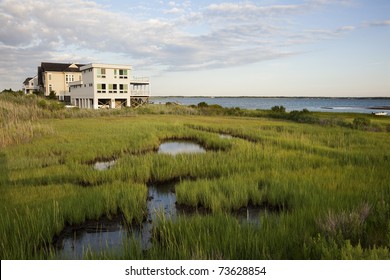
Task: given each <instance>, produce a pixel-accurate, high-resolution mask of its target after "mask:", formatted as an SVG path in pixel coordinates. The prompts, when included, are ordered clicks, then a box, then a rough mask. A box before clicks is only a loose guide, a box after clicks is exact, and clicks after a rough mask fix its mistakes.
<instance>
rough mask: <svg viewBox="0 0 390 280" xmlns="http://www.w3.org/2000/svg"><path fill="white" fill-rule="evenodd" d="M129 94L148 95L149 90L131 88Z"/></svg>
mask: <svg viewBox="0 0 390 280" xmlns="http://www.w3.org/2000/svg"><path fill="white" fill-rule="evenodd" d="M131 95H132V96H149V95H150V92H149V90H143V89H142V90H141V89H138V90H136V89H133V90H131Z"/></svg>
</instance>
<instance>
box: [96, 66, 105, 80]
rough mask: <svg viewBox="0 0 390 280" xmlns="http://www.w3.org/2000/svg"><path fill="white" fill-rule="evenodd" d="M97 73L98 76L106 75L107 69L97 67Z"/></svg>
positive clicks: (103, 76)
mask: <svg viewBox="0 0 390 280" xmlns="http://www.w3.org/2000/svg"><path fill="white" fill-rule="evenodd" d="M96 75H97V77H98V78H105V77H106V69H105V68H96Z"/></svg>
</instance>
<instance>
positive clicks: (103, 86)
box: [97, 84, 106, 93]
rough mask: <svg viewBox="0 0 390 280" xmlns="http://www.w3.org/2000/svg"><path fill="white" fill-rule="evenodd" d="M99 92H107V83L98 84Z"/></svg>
mask: <svg viewBox="0 0 390 280" xmlns="http://www.w3.org/2000/svg"><path fill="white" fill-rule="evenodd" d="M97 92H98V93H106V84H97Z"/></svg>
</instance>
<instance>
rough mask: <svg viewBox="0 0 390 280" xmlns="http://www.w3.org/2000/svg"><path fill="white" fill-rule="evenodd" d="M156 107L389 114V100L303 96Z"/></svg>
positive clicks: (189, 99)
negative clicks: (279, 107) (204, 106)
mask: <svg viewBox="0 0 390 280" xmlns="http://www.w3.org/2000/svg"><path fill="white" fill-rule="evenodd" d="M150 100H151V101H152V102H153V103H155V104H165V103H167V102H175V103H178V104H182V105H197V104H199V103H200V102H206V103H207V104H209V105H213V104H217V105H220V106H222V107H227V108H232V107H239V108H241V109H254V110H255V109H263V110H269V109H271V108H272V107H273V106H284V107H285V108H286V110H287V111H293V110H303V109H307V110H309V111H314V112H346V113H365V114H370V113H376V112H380V111H388V110H390V97H317V96H315V97H313V96H310V97H304V96H297V97H293V96H272V97H270V96H210V97H206V96H153V97H151V99H150Z"/></svg>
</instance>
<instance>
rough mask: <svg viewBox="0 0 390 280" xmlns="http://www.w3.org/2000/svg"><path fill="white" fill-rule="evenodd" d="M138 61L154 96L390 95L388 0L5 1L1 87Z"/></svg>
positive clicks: (0, 1) (0, 28)
mask: <svg viewBox="0 0 390 280" xmlns="http://www.w3.org/2000/svg"><path fill="white" fill-rule="evenodd" d="M41 62H64V63H91V62H93V63H110V64H130V65H132V66H133V74H134V75H137V76H150V77H151V81H152V82H151V88H152V95H153V96H331V97H363V96H364V97H377V96H386V97H390V1H389V0H338V1H337V0H283V1H275V0H258V1H255V0H252V1H229V0H225V1H224V0H222V1H218V0H214V1H205V0H200V1H190V0H185V1H161V0H149V1H124V0H114V1H108V0H95V1H94V0H66V1H63V0H60V1H59V0H50V1H49V0H48V1H40V0H19V1H12V0H0V90H2V89H5V88H7V89H8V88H12V89H15V90H17V89H21V88H22V86H23V85H22V83H23V81H24V80H25V78H26V77H32V76H34V75H36V73H37V67H38V66H39V65H40V63H41Z"/></svg>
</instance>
